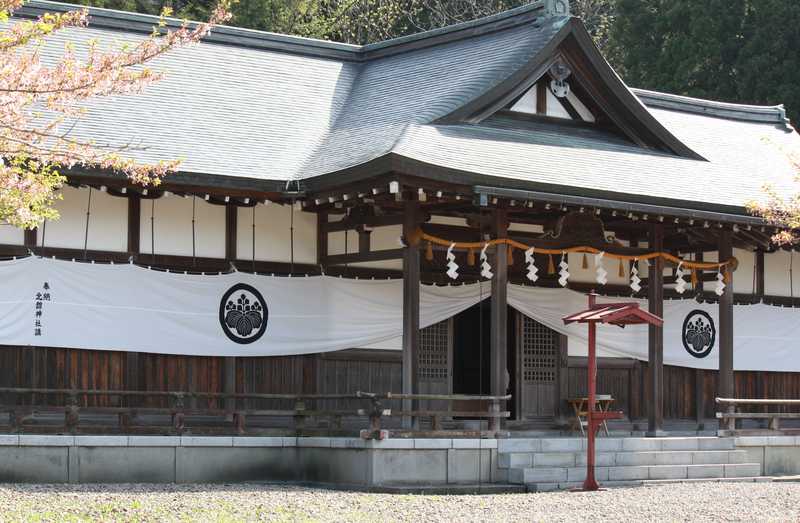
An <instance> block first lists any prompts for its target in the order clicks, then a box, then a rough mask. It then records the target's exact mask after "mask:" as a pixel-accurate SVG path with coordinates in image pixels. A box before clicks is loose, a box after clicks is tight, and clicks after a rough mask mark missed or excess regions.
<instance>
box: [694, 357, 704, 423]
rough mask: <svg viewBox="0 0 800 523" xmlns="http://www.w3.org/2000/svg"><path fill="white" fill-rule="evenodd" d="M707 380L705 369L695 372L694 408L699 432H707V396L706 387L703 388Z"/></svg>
mask: <svg viewBox="0 0 800 523" xmlns="http://www.w3.org/2000/svg"><path fill="white" fill-rule="evenodd" d="M704 378H705V371H704V370H703V369H695V370H694V406H695V419H696V420H697V430H705V428H706V423H705V410H706V409H705V406H706V395H705V387H704V386H703V385H704V383H703V381H704Z"/></svg>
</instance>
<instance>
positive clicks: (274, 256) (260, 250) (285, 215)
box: [223, 203, 332, 264]
mask: <svg viewBox="0 0 800 523" xmlns="http://www.w3.org/2000/svg"><path fill="white" fill-rule="evenodd" d="M254 211H255V224H256V239H255V250H256V256H255V259H256V260H259V261H274V262H285V263H289V262H290V261H291V260H292V233H291V228H292V212H293V211H292V207H291V205H277V204H274V203H271V204H269V205H256V206H255V207H239V208H238V213H239V214H238V217H237V220H236V255H237V258H239V259H243V260H249V259H251V258H252V256H253V212H254ZM223 221H224V218H223ZM331 236H332V235H331ZM329 241H330V240H329ZM223 255H224V250H223ZM294 262H295V263H310V264H315V263H317V215H316V214H314V213H309V212H303V211H298V210H294Z"/></svg>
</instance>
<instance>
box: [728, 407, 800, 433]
mask: <svg viewBox="0 0 800 523" xmlns="http://www.w3.org/2000/svg"><path fill="white" fill-rule="evenodd" d="M716 402H717V405H718V406H719V407H720V410H721V411H722V412H717V419H719V420H720V435H726V436H731V435H735V434H747V433H749V434H755V433H764V432H776V431H779V430H780V420H781V419H800V412H778V411H777V410H775V407H800V399H740V398H716ZM742 405H756V406H761V407H764V408H765V409H767V410H765V411H760V412H741V411H740V412H737V407H739V406H742ZM742 419H758V420H768V421H769V425H768V428H767V430H766V431H765V430H763V429H737V428H736V420H742Z"/></svg>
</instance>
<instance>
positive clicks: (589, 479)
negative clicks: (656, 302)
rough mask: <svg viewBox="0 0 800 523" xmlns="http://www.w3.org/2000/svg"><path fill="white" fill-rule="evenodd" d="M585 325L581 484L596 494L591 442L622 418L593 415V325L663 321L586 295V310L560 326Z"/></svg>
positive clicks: (617, 414)
mask: <svg viewBox="0 0 800 523" xmlns="http://www.w3.org/2000/svg"><path fill="white" fill-rule="evenodd" d="M570 323H588V324H589V369H588V371H589V372H588V374H589V407H588V413H587V421H588V424H589V430H588V431H587V433H586V437H587V438H588V439H589V444H588V446H587V451H586V454H587V455H586V481H584V482H583V490H597V489H599V488H600V487H599V485H598V484H597V480H595V479H594V461H595V444H594V439H595V435H596V432H597V430H598V429H599V428H600V425H601V424H602V423H603V421H605V420H608V419H618V418H621V417H622V416H623V414H622V412H595V410H594V406H595V396H596V390H595V389H596V388H597V348H596V346H595V343H596V342H595V338H596V334H597V333H596V331H597V324H598V323H604V324H607V325H617V326H618V327H622V328H624V327H625V326H626V325H640V324H650V325H656V326H659V327H660V326H661V325H663V324H664V320H663V319H661V318H659V317H658V316H656V315H655V314H651V313H649V312H647V311H645V310H642V309H640V308H639V304H638V303H634V302H626V303H597V294H595V293H590V294H589V308H588V309H586V310H584V311H581V312H577V313H575V314H570V315H569V316H565V317H564V324H565V325H569V324H570Z"/></svg>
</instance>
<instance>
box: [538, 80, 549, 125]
mask: <svg viewBox="0 0 800 523" xmlns="http://www.w3.org/2000/svg"><path fill="white" fill-rule="evenodd" d="M536 114H541V115H543V116H545V115H547V80H546V79H545V78H540V79H539V81H538V82H537V83H536Z"/></svg>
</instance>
